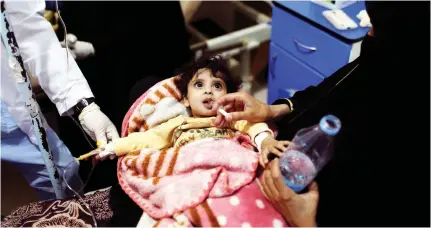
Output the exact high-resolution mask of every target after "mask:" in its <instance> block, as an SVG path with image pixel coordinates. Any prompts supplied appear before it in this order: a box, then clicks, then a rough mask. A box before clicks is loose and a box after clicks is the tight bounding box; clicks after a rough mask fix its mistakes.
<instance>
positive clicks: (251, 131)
mask: <svg viewBox="0 0 431 228" xmlns="http://www.w3.org/2000/svg"><path fill="white" fill-rule="evenodd" d="M175 84H176V86H177V88H178V89H179V91H180V92H181V94H182V96H183V104H184V105H185V106H186V107H188V108H189V109H190V113H191V115H192V117H186V116H182V115H181V116H178V117H175V118H173V119H170V120H169V121H167V122H165V123H162V124H160V125H158V126H156V127H154V128H152V129H149V130H148V131H145V132H136V133H131V134H129V135H128V136H127V137H125V138H120V139H117V140H115V141H113V142H111V143H109V144H107V145H105V146H102V147H101V150H102V151H101V152H100V153H99V155H98V157H99V158H101V159H104V158H105V157H108V156H112V155H114V154H115V155H116V156H123V155H126V154H127V153H129V152H135V151H139V150H140V149H143V148H154V149H159V150H161V149H166V148H169V147H172V146H182V145H185V144H187V143H190V142H193V141H196V140H199V139H204V138H229V137H232V136H234V132H235V131H240V132H243V133H246V134H248V135H249V136H250V137H251V139H252V140H253V142H255V144H256V145H257V147H258V150H259V151H260V152H261V157H260V164H261V165H262V166H265V163H264V161H265V160H267V159H263V158H266V157H267V156H268V154H269V153H274V154H276V155H280V154H281V153H282V151H284V150H285V149H286V148H287V145H288V143H289V142H288V141H277V140H275V139H274V136H273V132H272V131H271V129H269V127H268V125H267V124H266V123H249V122H247V121H245V120H241V121H236V122H233V123H232V124H230V126H227V127H226V128H224V129H219V128H216V127H214V126H213V125H212V123H213V121H214V120H215V116H216V115H217V111H213V110H212V108H213V104H214V102H215V101H216V100H217V99H219V98H220V97H222V96H223V95H226V94H227V93H232V92H236V91H238V89H239V85H240V82H239V81H237V80H236V79H235V78H234V77H232V75H231V74H230V73H229V71H228V69H227V67H226V66H225V60H224V59H222V58H221V57H219V56H215V57H212V58H209V59H205V60H202V61H199V62H197V63H196V64H195V65H193V66H192V67H189V68H187V69H186V70H185V71H184V72H183V73H182V74H181V76H178V77H177V78H176V79H175Z"/></svg>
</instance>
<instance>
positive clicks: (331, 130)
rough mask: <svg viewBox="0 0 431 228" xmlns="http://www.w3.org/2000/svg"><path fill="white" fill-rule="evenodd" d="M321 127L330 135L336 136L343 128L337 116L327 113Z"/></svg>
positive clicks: (321, 121)
mask: <svg viewBox="0 0 431 228" xmlns="http://www.w3.org/2000/svg"><path fill="white" fill-rule="evenodd" d="M319 126H320V129H321V130H322V131H323V132H325V133H326V134H328V135H331V136H334V135H336V134H337V133H338V132H339V131H340V129H341V121H340V119H338V118H337V117H336V116H333V115H326V116H324V117H323V118H322V119H321V120H320V124H319Z"/></svg>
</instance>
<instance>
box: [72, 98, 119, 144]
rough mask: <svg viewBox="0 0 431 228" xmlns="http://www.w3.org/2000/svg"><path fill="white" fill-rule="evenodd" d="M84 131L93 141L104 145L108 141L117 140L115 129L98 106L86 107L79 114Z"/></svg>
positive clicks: (93, 104)
mask: <svg viewBox="0 0 431 228" xmlns="http://www.w3.org/2000/svg"><path fill="white" fill-rule="evenodd" d="M79 121H80V122H81V125H82V128H83V129H84V131H85V132H86V133H87V134H88V135H89V136H90V137H91V138H92V139H93V140H94V141H98V142H100V143H102V144H106V143H107V142H108V140H110V141H112V140H115V139H117V138H119V135H118V132H117V129H116V128H115V126H114V124H113V123H112V122H111V120H109V118H108V117H107V116H106V115H105V114H104V113H103V112H102V111H100V108H99V106H97V105H96V104H95V103H92V104H90V105H88V106H87V107H85V108H84V110H82V112H81V114H79Z"/></svg>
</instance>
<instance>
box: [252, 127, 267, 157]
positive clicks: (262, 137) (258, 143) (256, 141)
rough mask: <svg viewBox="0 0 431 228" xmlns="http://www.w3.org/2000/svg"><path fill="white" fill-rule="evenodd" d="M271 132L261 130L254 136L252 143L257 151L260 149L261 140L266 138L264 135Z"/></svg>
mask: <svg viewBox="0 0 431 228" xmlns="http://www.w3.org/2000/svg"><path fill="white" fill-rule="evenodd" d="M270 135H271V134H270V133H269V132H267V131H264V132H261V133H259V134H258V135H257V136H256V137H255V138H254V143H255V144H256V146H257V149H258V150H259V152H260V151H261V150H262V142H263V140H265V139H266V137H268V136H270Z"/></svg>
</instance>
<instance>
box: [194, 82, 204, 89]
mask: <svg viewBox="0 0 431 228" xmlns="http://www.w3.org/2000/svg"><path fill="white" fill-rule="evenodd" d="M202 86H203V83H202V82H196V83H195V87H196V88H201V87H202Z"/></svg>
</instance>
